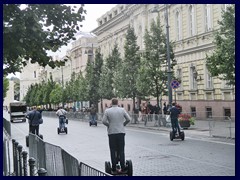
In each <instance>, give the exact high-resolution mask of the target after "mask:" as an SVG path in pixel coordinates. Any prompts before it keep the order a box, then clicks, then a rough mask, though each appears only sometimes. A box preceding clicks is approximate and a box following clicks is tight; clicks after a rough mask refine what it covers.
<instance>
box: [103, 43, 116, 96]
mask: <svg viewBox="0 0 240 180" xmlns="http://www.w3.org/2000/svg"><path fill="white" fill-rule="evenodd" d="M120 61H121V58H120V53H119V51H118V47H117V45H116V44H115V45H114V48H113V50H112V52H111V54H110V55H109V57H107V58H106V63H105V64H104V65H103V67H102V68H103V69H102V75H101V78H100V88H101V89H100V96H101V98H103V99H112V98H113V97H116V92H115V84H114V79H115V77H116V71H117V69H118V68H119V67H118V66H117V65H118V62H120Z"/></svg>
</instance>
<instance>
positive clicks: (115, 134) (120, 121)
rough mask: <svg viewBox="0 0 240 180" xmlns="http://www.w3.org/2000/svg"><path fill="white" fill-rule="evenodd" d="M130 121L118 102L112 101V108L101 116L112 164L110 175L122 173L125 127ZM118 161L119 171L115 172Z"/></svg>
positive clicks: (123, 168)
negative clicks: (105, 127)
mask: <svg viewBox="0 0 240 180" xmlns="http://www.w3.org/2000/svg"><path fill="white" fill-rule="evenodd" d="M130 121H131V118H130V116H129V115H128V113H127V112H126V110H125V109H124V108H121V107H118V100H117V99H115V98H114V99H112V107H111V108H109V109H106V110H105V112H104V116H103V120H102V122H103V124H104V125H105V126H107V131H108V137H109V148H110V155H111V162H112V174H117V173H124V172H125V171H127V170H126V165H125V153H124V146H125V126H126V125H127V124H128V123H129V122H130ZM119 161H120V166H121V169H119V170H118V171H117V169H116V166H117V164H118V162H119Z"/></svg>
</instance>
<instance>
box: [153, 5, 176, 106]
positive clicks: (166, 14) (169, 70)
mask: <svg viewBox="0 0 240 180" xmlns="http://www.w3.org/2000/svg"><path fill="white" fill-rule="evenodd" d="M159 12H160V11H159V9H157V7H156V6H155V7H154V9H153V10H152V11H151V13H159ZM165 19H166V35H167V38H166V44H167V63H168V71H167V73H168V83H167V85H168V104H169V105H172V88H171V81H172V71H171V60H170V49H169V25H168V5H167V4H165Z"/></svg>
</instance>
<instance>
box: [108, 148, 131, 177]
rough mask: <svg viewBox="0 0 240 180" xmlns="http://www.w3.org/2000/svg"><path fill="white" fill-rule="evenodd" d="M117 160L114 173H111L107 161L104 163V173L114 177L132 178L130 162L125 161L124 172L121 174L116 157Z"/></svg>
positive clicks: (109, 164)
mask: <svg viewBox="0 0 240 180" xmlns="http://www.w3.org/2000/svg"><path fill="white" fill-rule="evenodd" d="M116 154H117V153H116ZM116 158H117V159H118V163H117V165H116V172H113V171H112V166H111V163H110V162H109V161H105V172H106V173H108V174H111V175H116V176H119V175H120V176H132V175H133V165H132V161H131V160H126V163H125V166H126V167H125V170H124V171H123V172H121V171H120V170H121V166H120V158H119V157H116Z"/></svg>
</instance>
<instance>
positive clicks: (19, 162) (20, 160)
mask: <svg viewBox="0 0 240 180" xmlns="http://www.w3.org/2000/svg"><path fill="white" fill-rule="evenodd" d="M17 149H18V167H19V168H18V170H19V176H22V156H21V155H22V149H23V147H22V146H21V145H18V146H17Z"/></svg>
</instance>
